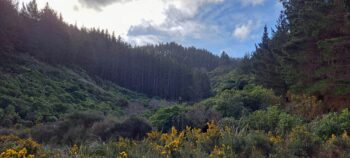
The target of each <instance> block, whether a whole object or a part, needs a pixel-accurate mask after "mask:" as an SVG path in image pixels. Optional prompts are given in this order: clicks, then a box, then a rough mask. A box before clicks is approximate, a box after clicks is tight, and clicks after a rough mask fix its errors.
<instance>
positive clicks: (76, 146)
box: [70, 144, 79, 155]
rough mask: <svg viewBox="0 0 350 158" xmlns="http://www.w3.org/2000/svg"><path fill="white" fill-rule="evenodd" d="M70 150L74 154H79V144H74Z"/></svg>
mask: <svg viewBox="0 0 350 158" xmlns="http://www.w3.org/2000/svg"><path fill="white" fill-rule="evenodd" d="M70 152H71V153H72V154H73V155H77V154H78V152H79V147H78V145H76V144H74V145H73V146H72V147H71V149H70Z"/></svg>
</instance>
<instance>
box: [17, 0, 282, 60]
mask: <svg viewBox="0 0 350 158" xmlns="http://www.w3.org/2000/svg"><path fill="white" fill-rule="evenodd" d="M18 1H19V2H20V3H22V2H24V3H28V2H29V1H30V0H18ZM37 3H38V5H39V8H43V7H44V5H45V4H46V3H49V6H50V7H51V8H53V9H54V10H55V11H57V12H58V13H61V14H62V15H63V18H64V21H66V22H67V23H69V24H77V25H78V26H79V27H82V26H84V27H87V28H92V27H95V28H100V29H108V30H109V32H114V33H115V34H116V35H120V36H121V37H122V38H123V39H124V40H125V41H127V42H128V43H130V44H131V45H133V46H135V45H146V44H158V43H165V42H176V43H180V44H182V45H184V46H195V47H197V48H204V49H207V50H209V51H211V52H212V53H214V54H218V55H219V54H221V52H222V51H225V52H226V53H227V54H229V55H230V56H231V57H242V56H244V54H246V53H250V52H252V51H254V49H255V44H256V43H258V42H259V41H260V40H261V36H262V33H263V27H264V26H265V25H267V27H268V28H274V26H275V24H276V21H277V18H278V16H279V13H280V11H281V10H282V9H283V8H282V5H281V4H280V3H279V2H278V0H37Z"/></svg>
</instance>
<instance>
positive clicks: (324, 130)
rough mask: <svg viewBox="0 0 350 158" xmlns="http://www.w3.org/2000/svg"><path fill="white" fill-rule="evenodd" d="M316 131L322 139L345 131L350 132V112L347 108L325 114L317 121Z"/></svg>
mask: <svg viewBox="0 0 350 158" xmlns="http://www.w3.org/2000/svg"><path fill="white" fill-rule="evenodd" d="M315 125H316V126H315V129H314V131H315V133H316V134H317V135H318V136H320V137H321V138H322V139H328V138H329V137H331V136H332V135H333V134H334V135H341V134H342V133H343V132H350V112H349V110H348V109H345V110H343V111H341V112H339V113H330V114H327V115H324V116H323V117H322V118H321V119H320V120H318V121H315Z"/></svg>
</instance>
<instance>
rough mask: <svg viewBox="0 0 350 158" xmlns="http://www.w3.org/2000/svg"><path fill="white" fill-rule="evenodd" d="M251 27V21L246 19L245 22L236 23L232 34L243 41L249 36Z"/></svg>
mask: <svg viewBox="0 0 350 158" xmlns="http://www.w3.org/2000/svg"><path fill="white" fill-rule="evenodd" d="M252 29H253V22H252V21H248V22H247V23H246V24H241V25H237V26H236V27H235V29H234V31H233V36H234V37H235V38H237V39H239V40H241V41H244V40H246V39H248V38H249V37H250V35H251V32H252Z"/></svg>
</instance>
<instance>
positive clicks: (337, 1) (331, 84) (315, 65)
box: [241, 0, 350, 110]
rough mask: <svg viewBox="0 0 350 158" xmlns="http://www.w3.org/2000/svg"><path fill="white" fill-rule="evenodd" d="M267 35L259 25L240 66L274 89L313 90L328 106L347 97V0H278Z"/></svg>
mask: <svg viewBox="0 0 350 158" xmlns="http://www.w3.org/2000/svg"><path fill="white" fill-rule="evenodd" d="M282 3H283V6H284V8H285V10H284V11H283V12H282V13H281V15H280V18H279V20H278V22H277V25H276V29H274V30H272V36H271V37H270V36H269V35H268V29H267V27H265V30H264V34H263V37H262V42H261V43H259V44H258V45H257V46H256V51H255V52H254V53H252V54H251V55H247V56H246V57H245V58H244V59H243V63H244V64H243V65H241V69H242V70H243V72H247V73H252V74H254V76H255V79H256V82H258V83H259V84H261V85H264V86H265V87H268V88H272V89H274V90H275V92H277V93H278V94H280V95H284V96H286V99H287V101H288V99H290V98H288V95H287V94H289V92H291V93H304V94H309V95H314V96H317V98H318V99H319V100H322V101H324V102H325V103H326V104H327V105H328V106H329V108H330V110H331V109H334V108H335V109H339V108H341V107H340V106H346V105H348V104H347V103H349V102H350V100H349V96H350V65H349V63H350V2H349V1H346V0H327V1H325V0H307V1H300V0H283V1H282Z"/></svg>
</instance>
